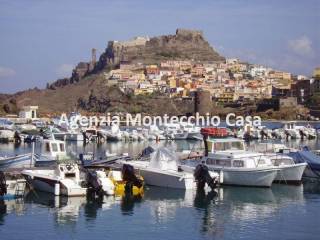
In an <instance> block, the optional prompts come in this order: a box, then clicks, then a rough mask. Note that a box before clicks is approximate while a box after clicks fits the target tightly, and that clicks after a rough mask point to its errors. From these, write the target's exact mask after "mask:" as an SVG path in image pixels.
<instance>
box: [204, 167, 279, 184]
mask: <svg viewBox="0 0 320 240" xmlns="http://www.w3.org/2000/svg"><path fill="white" fill-rule="evenodd" d="M208 167H209V166H208ZM209 170H213V171H218V172H220V174H222V181H221V184H224V185H238V186H250V187H271V185H272V182H273V181H274V179H275V178H276V176H277V173H278V170H277V169H275V168H271V169H261V170H258V169H255V170H243V169H231V168H230V169H216V168H212V167H209Z"/></svg>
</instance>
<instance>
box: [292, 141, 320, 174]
mask: <svg viewBox="0 0 320 240" xmlns="http://www.w3.org/2000/svg"><path fill="white" fill-rule="evenodd" d="M289 156H290V157H292V158H293V159H294V161H295V162H296V163H302V162H306V163H308V167H307V168H306V169H305V171H304V176H305V177H310V178H318V179H320V156H318V155H317V154H315V153H313V152H312V151H310V150H309V148H308V147H304V148H303V149H302V150H301V151H296V152H290V153H289Z"/></svg>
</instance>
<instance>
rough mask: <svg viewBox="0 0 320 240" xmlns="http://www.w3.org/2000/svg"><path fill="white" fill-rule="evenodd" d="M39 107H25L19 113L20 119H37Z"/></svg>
mask: <svg viewBox="0 0 320 240" xmlns="http://www.w3.org/2000/svg"><path fill="white" fill-rule="evenodd" d="M38 108H39V107H38V106H24V107H22V109H23V110H21V111H20V112H19V118H25V119H37V110H38Z"/></svg>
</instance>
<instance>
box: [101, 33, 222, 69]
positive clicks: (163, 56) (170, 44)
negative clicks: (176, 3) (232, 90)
mask: <svg viewBox="0 0 320 240" xmlns="http://www.w3.org/2000/svg"><path fill="white" fill-rule="evenodd" d="M163 60H195V61H223V60H225V58H224V57H222V56H220V55H219V53H217V52H216V51H215V50H214V49H213V48H212V47H211V46H210V44H209V43H208V42H207V41H206V40H205V38H204V37H203V33H202V31H194V30H186V29H177V31H176V34H175V35H164V36H159V37H153V38H150V39H149V38H142V37H138V38H134V39H132V40H130V41H125V42H118V41H110V42H109V43H108V46H107V48H106V50H105V52H104V53H103V54H102V55H101V56H100V59H99V61H98V63H97V66H96V69H97V70H102V69H105V68H106V67H110V66H116V65H118V64H119V63H120V61H131V62H142V63H159V62H160V61H163Z"/></svg>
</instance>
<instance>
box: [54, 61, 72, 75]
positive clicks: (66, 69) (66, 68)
mask: <svg viewBox="0 0 320 240" xmlns="http://www.w3.org/2000/svg"><path fill="white" fill-rule="evenodd" d="M73 69H74V66H73V65H72V64H67V63H65V64H62V65H60V66H59V67H58V68H57V69H56V73H57V74H58V76H59V77H69V76H70V75H71V73H72V70H73Z"/></svg>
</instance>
